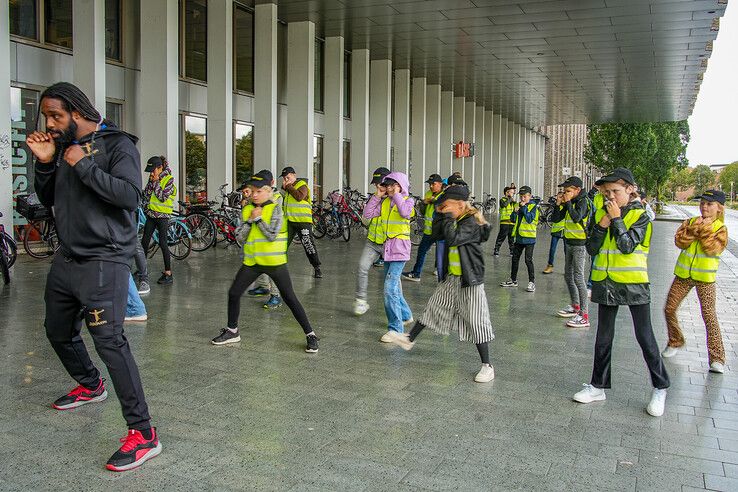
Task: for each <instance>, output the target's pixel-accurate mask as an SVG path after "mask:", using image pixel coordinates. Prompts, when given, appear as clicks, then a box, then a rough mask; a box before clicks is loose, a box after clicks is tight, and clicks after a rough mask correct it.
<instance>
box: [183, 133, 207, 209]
mask: <svg viewBox="0 0 738 492" xmlns="http://www.w3.org/2000/svg"><path fill="white" fill-rule="evenodd" d="M207 162H208V159H207V149H206V148H205V142H204V141H203V139H202V136H201V135H197V134H194V133H192V132H189V131H185V169H186V170H187V194H192V193H194V192H196V191H205V185H206V179H207Z"/></svg>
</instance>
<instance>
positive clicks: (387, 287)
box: [384, 260, 413, 333]
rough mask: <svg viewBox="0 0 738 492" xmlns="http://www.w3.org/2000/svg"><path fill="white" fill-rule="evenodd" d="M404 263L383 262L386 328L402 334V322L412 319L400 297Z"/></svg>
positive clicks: (403, 298)
mask: <svg viewBox="0 0 738 492" xmlns="http://www.w3.org/2000/svg"><path fill="white" fill-rule="evenodd" d="M404 267H405V262H404V261H386V260H385V262H384V312H385V313H387V327H388V329H389V330H390V331H396V332H398V333H402V332H403V331H404V330H403V326H402V322H403V321H407V320H409V319H410V318H412V317H413V313H412V312H411V311H410V306H408V305H407V301H405V297H404V296H403V295H402V280H400V279H401V277H402V269H403V268H404Z"/></svg>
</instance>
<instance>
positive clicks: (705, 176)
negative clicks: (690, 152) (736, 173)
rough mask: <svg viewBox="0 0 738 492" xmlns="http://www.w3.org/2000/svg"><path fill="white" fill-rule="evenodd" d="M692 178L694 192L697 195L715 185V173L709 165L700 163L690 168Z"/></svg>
mask: <svg viewBox="0 0 738 492" xmlns="http://www.w3.org/2000/svg"><path fill="white" fill-rule="evenodd" d="M692 179H693V180H694V194H695V196H699V195H701V194H702V193H704V192H705V190H709V189H710V188H712V187H713V186H715V173H714V172H713V170H712V169H710V166H705V165H704V164H700V165H699V166H697V167H695V168H694V169H693V170H692Z"/></svg>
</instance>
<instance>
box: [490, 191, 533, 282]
mask: <svg viewBox="0 0 738 492" xmlns="http://www.w3.org/2000/svg"><path fill="white" fill-rule="evenodd" d="M532 196H533V190H531V189H530V186H522V187H521V188H520V207H519V208H518V210H517V211H516V212H515V213H513V215H512V219H513V221H514V222H513V224H514V225H513V232H512V234H513V237H514V238H515V244H514V245H513V250H512V255H513V257H512V265H511V267H510V278H509V279H507V280H506V281H504V282H502V283H501V284H500V287H517V286H518V268H519V267H520V257H521V256H522V255H523V252H525V266H526V267H527V269H528V287H527V288H526V289H525V290H527V291H528V292H535V291H536V271H535V266H534V265H533V249H534V248H535V247H536V233H537V230H538V219H539V217H540V210H539V209H538V200H534V199H532Z"/></svg>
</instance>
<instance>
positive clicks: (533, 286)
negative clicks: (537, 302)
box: [525, 282, 536, 292]
mask: <svg viewBox="0 0 738 492" xmlns="http://www.w3.org/2000/svg"><path fill="white" fill-rule="evenodd" d="M525 290H526V292H535V291H536V284H535V283H534V282H528V288H526V289H525Z"/></svg>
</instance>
